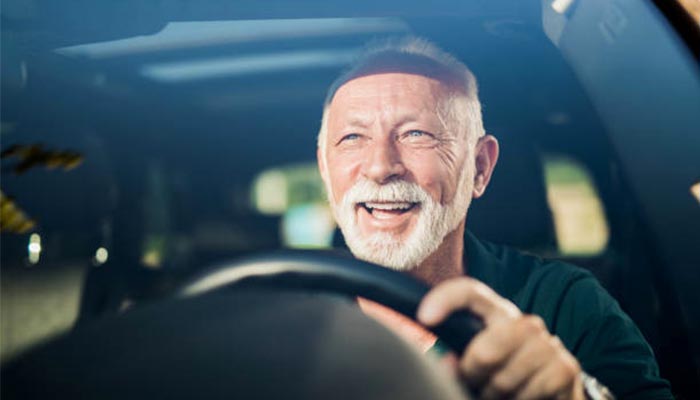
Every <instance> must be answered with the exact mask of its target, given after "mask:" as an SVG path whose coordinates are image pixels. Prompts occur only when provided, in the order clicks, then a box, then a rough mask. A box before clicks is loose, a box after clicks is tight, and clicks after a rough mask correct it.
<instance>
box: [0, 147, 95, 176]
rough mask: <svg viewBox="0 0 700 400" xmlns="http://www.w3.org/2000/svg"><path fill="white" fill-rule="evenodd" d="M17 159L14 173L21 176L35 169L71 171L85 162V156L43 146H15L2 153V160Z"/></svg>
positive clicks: (0, 155) (0, 154)
mask: <svg viewBox="0 0 700 400" xmlns="http://www.w3.org/2000/svg"><path fill="white" fill-rule="evenodd" d="M12 158H15V159H17V163H16V164H15V165H14V166H13V167H12V171H13V172H14V173H15V174H17V175H21V174H23V173H25V172H27V171H28V170H30V169H32V168H34V167H45V168H47V169H56V168H63V169H64V170H65V171H69V170H71V169H73V168H76V167H78V166H79V165H80V164H81V163H82V162H83V156H82V155H81V154H80V153H78V152H75V151H70V150H63V151H61V150H50V149H46V150H45V149H44V146H43V145H42V144H31V145H21V144H15V145H12V146H10V147H8V148H7V149H5V150H3V152H2V153H0V159H3V160H5V159H12Z"/></svg>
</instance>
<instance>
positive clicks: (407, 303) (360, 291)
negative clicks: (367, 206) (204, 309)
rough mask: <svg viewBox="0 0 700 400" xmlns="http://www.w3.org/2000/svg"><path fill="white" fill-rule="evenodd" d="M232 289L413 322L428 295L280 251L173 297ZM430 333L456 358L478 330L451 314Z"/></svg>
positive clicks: (327, 257) (223, 268)
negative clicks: (335, 303) (356, 303)
mask: <svg viewBox="0 0 700 400" xmlns="http://www.w3.org/2000/svg"><path fill="white" fill-rule="evenodd" d="M236 285H254V286H271V287H277V288H288V289H301V290H312V291H323V292H332V293H336V294H343V295H347V296H352V297H356V296H360V297H364V298H367V299H369V300H373V301H375V302H378V303H381V304H383V305H385V306H388V307H389V308H392V309H394V310H396V311H398V312H400V313H402V314H403V315H405V316H407V317H409V318H411V319H415V315H416V311H417V309H418V305H419V303H420V301H421V299H422V298H423V296H425V294H426V293H427V292H428V290H429V289H430V288H429V287H428V286H427V285H425V284H423V283H421V282H419V281H418V280H416V279H414V278H412V277H410V276H408V275H406V274H402V273H399V272H396V271H393V270H390V269H388V268H384V267H380V266H378V265H376V264H372V263H368V262H365V261H361V260H358V259H356V258H353V257H351V256H349V255H343V254H340V253H338V252H335V251H303V250H296V251H294V250H284V251H278V252H274V253H271V254H265V255H257V256H252V257H249V258H244V259H242V260H239V261H236V262H233V263H228V264H222V265H220V266H217V267H214V268H212V269H210V270H207V271H205V272H204V273H203V274H201V275H199V276H197V277H195V278H193V279H191V280H190V281H189V282H187V283H186V284H184V285H183V286H182V287H181V288H180V289H179V291H178V292H177V296H178V297H181V298H187V297H192V296H196V295H199V294H202V293H207V292H212V291H216V290H221V289H223V288H226V287H232V286H236ZM426 329H428V330H430V331H432V332H433V333H434V334H436V335H437V337H438V338H439V339H440V340H442V341H443V342H444V343H445V344H447V346H448V347H449V348H450V349H451V350H452V351H453V352H454V353H455V354H457V355H461V354H462V352H463V351H464V348H465V347H466V346H467V344H469V342H470V341H471V340H472V338H473V337H474V336H475V335H476V334H477V333H478V332H479V331H480V330H481V329H483V323H482V322H481V320H479V319H478V318H477V317H475V316H474V315H472V314H470V313H468V312H466V311H460V312H456V313H453V314H452V315H451V316H450V317H449V318H447V320H446V321H445V322H443V323H442V324H441V325H438V326H436V327H434V328H427V327H426Z"/></svg>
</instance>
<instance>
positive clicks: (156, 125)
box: [1, 1, 700, 371]
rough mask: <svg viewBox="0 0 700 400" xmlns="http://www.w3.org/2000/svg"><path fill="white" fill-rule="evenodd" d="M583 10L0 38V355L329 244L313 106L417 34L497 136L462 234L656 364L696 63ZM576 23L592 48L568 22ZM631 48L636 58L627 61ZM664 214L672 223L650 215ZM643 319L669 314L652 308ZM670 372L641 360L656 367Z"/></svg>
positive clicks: (680, 256) (676, 47)
mask: <svg viewBox="0 0 700 400" xmlns="http://www.w3.org/2000/svg"><path fill="white" fill-rule="evenodd" d="M499 4H500V3H499ZM647 6H649V5H647ZM596 7H597V6H593V5H591V3H589V2H575V1H555V2H552V3H551V4H550V3H549V2H544V3H543V4H542V5H540V4H539V3H535V4H534V5H530V6H527V7H525V6H522V7H510V8H509V7H501V6H498V5H493V6H483V9H482V8H480V7H472V8H469V7H466V6H465V7H461V8H458V11H459V12H455V13H454V15H452V16H449V17H447V16H444V15H445V14H447V13H444V12H437V15H435V13H433V14H425V15H423V14H421V13H416V12H414V11H409V12H406V13H405V14H402V13H396V12H394V13H384V14H383V15H372V14H370V15H360V16H355V15H354V14H352V13H351V14H352V15H353V17H339V16H338V15H340V14H342V13H340V14H338V15H316V14H313V13H311V14H310V15H307V16H304V18H301V19H300V18H299V17H300V16H302V15H291V16H290V15H284V14H282V15H281V17H280V16H279V15H278V16H275V15H274V13H273V15H271V16H270V15H264V16H263V17H264V18H261V17H260V16H258V15H255V12H254V10H247V9H246V10H244V11H243V12H241V14H236V15H235V16H232V15H228V14H225V13H224V14H222V16H221V17H220V18H212V16H208V17H207V18H197V17H196V16H190V17H189V18H186V17H183V16H182V15H177V17H175V16H174V15H170V16H169V17H168V15H165V16H163V15H160V16H158V17H157V18H155V17H154V18H152V19H149V18H146V17H144V18H143V21H132V22H131V23H129V24H127V26H125V27H121V29H120V27H119V26H118V25H119V24H114V23H112V24H111V25H109V24H107V25H109V26H105V27H104V29H95V27H94V26H91V27H85V26H82V25H80V24H79V26H78V28H76V29H74V30H71V29H65V28H62V27H60V26H56V24H53V25H52V24H50V23H45V24H44V22H42V21H43V20H41V19H35V20H32V19H31V17H29V19H28V20H29V21H30V22H31V21H33V22H32V23H28V24H25V25H22V24H19V23H17V24H14V25H13V24H5V23H3V36H2V40H3V46H2V47H3V82H2V90H3V92H2V96H3V99H2V100H3V101H2V131H1V134H2V136H1V138H2V152H3V153H2V154H3V156H2V227H3V233H2V235H3V236H2V271H3V275H4V278H5V277H13V278H7V279H3V285H4V286H3V296H4V297H3V307H4V308H3V310H4V311H3V324H2V325H3V357H11V356H13V355H15V354H20V353H21V351H23V350H24V349H26V348H28V347H29V346H30V344H31V343H34V342H35V341H36V339H37V338H40V337H46V336H50V335H51V334H53V333H55V332H60V331H65V330H66V329H70V328H71V327H72V326H74V324H75V322H76V321H77V320H78V319H81V318H87V319H90V318H92V317H95V316H98V315H102V314H103V313H105V312H108V311H114V312H116V311H118V310H120V309H124V308H127V307H129V306H130V305H132V304H138V303H139V302H145V301H148V299H152V298H157V297H158V296H159V294H160V293H163V292H165V291H167V290H168V288H170V287H172V285H173V284H174V282H177V281H178V279H180V277H182V276H188V275H190V274H192V273H194V272H196V271H199V270H201V269H202V268H205V267H207V266H210V265H212V264H215V263H218V262H221V261H226V260H230V259H234V258H236V257H240V256H242V255H245V254H250V253H255V252H261V251H267V250H270V249H277V248H283V247H291V248H312V249H320V248H326V249H327V248H343V247H344V244H343V239H342V236H341V235H340V234H339V231H338V229H337V228H336V226H335V223H334V222H333V218H332V215H331V212H330V209H329V207H328V205H327V202H326V194H325V191H324V187H323V183H322V182H321V179H320V176H319V174H318V170H317V168H316V135H317V133H318V130H319V126H320V120H321V112H322V104H323V100H324V98H325V95H326V90H327V88H328V86H329V85H330V83H331V82H332V81H333V80H334V79H335V77H336V76H338V74H339V73H340V72H341V71H342V70H343V68H345V67H346V66H347V65H348V63H349V62H350V61H351V60H352V59H353V58H354V57H355V56H356V55H357V54H358V53H359V52H360V51H361V50H362V49H363V47H364V46H365V45H366V44H367V43H368V42H371V41H372V40H376V39H378V38H383V37H388V36H403V35H416V36H421V37H427V38H429V39H430V40H432V41H435V42H436V43H438V44H439V45H440V46H441V47H443V48H444V49H445V50H447V51H449V52H450V53H452V54H454V55H455V56H457V57H458V58H459V59H460V60H461V61H463V62H464V63H465V64H467V65H468V66H469V67H470V68H471V69H472V71H473V72H474V74H475V75H476V78H477V81H478V85H479V95H480V98H481V102H482V104H483V114H484V124H485V127H486V130H487V132H488V133H490V134H492V135H494V136H495V137H496V138H497V139H498V140H499V142H500V146H501V156H500V161H499V164H498V167H497V168H496V171H495V173H494V177H493V181H492V184H491V186H490V187H489V190H488V191H487V193H486V195H485V196H484V197H483V198H482V199H479V200H477V201H476V202H475V204H473V206H472V210H471V211H470V213H469V220H468V222H467V228H468V229H469V230H471V231H473V232H474V233H475V234H477V235H478V236H479V237H481V238H483V239H486V240H491V241H494V242H498V243H503V244H508V245H511V246H514V247H517V248H519V249H521V250H525V251H527V252H530V253H534V254H538V255H541V256H545V257H556V258H561V259H565V260H568V261H573V262H576V263H577V264H579V265H581V266H584V267H585V268H588V269H590V270H591V271H593V272H594V274H596V276H598V277H599V279H601V281H602V282H603V284H604V285H605V286H606V288H607V289H608V290H610V291H611V292H612V293H613V294H614V295H615V296H616V298H617V299H618V301H620V303H621V304H622V305H623V307H624V308H625V309H626V311H627V312H628V313H629V314H630V315H631V316H632V317H633V318H635V320H636V322H637V323H638V324H639V325H640V327H641V329H642V330H643V331H644V333H645V334H646V335H647V337H652V338H655V339H658V341H657V343H660V344H659V345H658V346H657V348H661V347H662V346H664V345H666V344H668V343H669V341H670V336H669V335H671V336H672V335H673V333H669V332H663V331H662V330H660V329H659V326H661V325H660V323H659V320H660V319H663V318H669V319H670V320H672V322H671V324H672V325H673V326H674V327H676V328H677V332H681V333H682V335H684V337H685V335H686V334H687V332H688V330H689V331H692V330H693V329H697V327H698V322H697V321H693V318H691V317H690V316H692V315H693V312H697V311H698V310H697V306H690V305H689V304H698V303H694V301H693V299H697V294H693V293H694V292H693V291H692V290H690V289H689V288H690V287H691V286H692V282H696V281H697V280H696V281H692V280H691V281H687V280H684V278H683V272H682V271H686V269H685V268H688V267H689V265H690V264H689V262H690V261H689V260H691V259H694V260H695V262H697V258H693V257H695V256H696V255H697V250H690V249H691V247H692V241H693V239H692V238H697V237H698V236H697V231H698V229H699V228H700V227H699V226H698V224H697V221H695V222H689V221H688V220H692V218H689V216H690V215H691V214H692V215H695V216H697V213H698V211H697V208H698V207H697V205H698V202H700V201H699V200H698V199H696V198H695V197H693V195H692V193H693V192H692V190H691V186H692V185H693V184H696V183H697V176H700V175H697V173H698V172H697V171H698V170H697V169H694V168H695V167H696V166H697V151H698V149H699V148H700V145H699V143H698V140H697V135H695V139H693V138H692V137H691V135H689V133H688V132H689V130H692V128H690V127H691V126H693V124H695V125H694V126H697V124H696V122H697V113H696V112H690V110H692V109H694V107H695V106H696V105H698V104H700V103H698V96H699V94H698V91H697V90H696V89H698V87H699V84H698V79H699V78H698V70H697V64H693V62H694V61H691V58H690V56H689V55H688V53H687V50H686V49H685V48H684V47H683V44H682V43H681V42H680V40H678V39H677V38H676V37H675V36H673V35H674V34H673V31H672V30H671V28H670V27H669V26H668V25H667V24H666V22H665V21H663V19H662V17H661V14H660V13H658V11H656V10H655V9H653V8H651V6H649V7H646V6H645V7H642V8H641V9H640V10H637V9H635V8H633V7H622V6H620V5H616V4H612V3H611V5H609V6H601V7H598V8H596ZM418 8H419V7H418ZM8 10H9V9H8ZM411 10H412V9H411ZM25 11H26V10H25ZM171 11H172V10H171ZM246 11H247V12H249V13H250V14H251V15H250V16H248V15H247V14H246ZM346 11H347V10H346ZM166 14H167V13H166ZM194 14H196V13H194ZM346 14H347V13H346ZM389 14H390V15H389ZM23 15H24V14H23V11H22V10H20V11H16V10H15V12H14V13H13V12H11V11H5V14H4V15H3V18H5V19H7V20H8V21H10V20H12V21H20V22H21V21H22V20H23V18H27V17H23ZM62 15H63V14H62ZM142 15H148V14H142ZM238 15H242V17H238ZM591 15H595V17H593V16H591ZM635 18H637V19H635ZM640 19H641V20H643V21H644V23H648V24H653V26H654V29H651V28H646V27H647V26H648V25H642V26H644V27H645V28H644V29H649V35H652V34H656V35H657V37H658V39H657V40H656V41H651V42H649V41H648V42H644V43H640V41H636V42H634V43H632V42H629V43H628V42H627V40H628V38H629V36H634V35H636V34H638V32H640V31H643V29H642V28H639V27H638V25H635V24H637V23H638V22H637V21H639V20H640ZM593 20H595V21H597V22H595V24H596V25H595V26H597V27H598V28H596V29H597V30H596V31H595V32H594V33H591V32H590V31H588V30H586V29H582V28H580V26H590V25H585V24H593V23H594V21H593ZM36 21H39V22H36ZM3 22H5V20H3ZM42 24H44V25H42ZM577 24H581V25H577ZM88 28H89V29H88ZM42 30H44V31H42ZM52 31H53V32H59V33H60V34H55V35H51V34H46V33H45V32H52ZM42 32H44V33H43V34H42ZM654 32H656V33H654ZM659 32H660V33H659ZM587 35H588V37H587ZM644 37H646V36H644ZM629 40H631V39H629ZM661 42H663V43H661ZM623 45H624V46H628V47H624V49H628V50H620V48H622V47H621V46H623ZM605 46H608V47H609V48H610V49H606V48H605ZM645 46H647V47H646V48H645ZM656 46H658V47H656ZM652 48H653V51H652ZM629 49H632V50H629ZM645 49H646V50H648V52H656V53H655V54H659V55H660V56H658V58H656V60H658V62H656V63H655V64H651V63H648V64H643V63H642V64H640V61H633V58H632V57H634V56H635V54H638V53H639V54H641V53H644V52H646V50H645ZM659 49H661V50H659ZM600 52H602V53H603V54H604V56H600V55H599V54H600ZM646 61H648V60H644V62H646ZM635 63H637V65H640V67H639V68H638V69H630V65H634V64H635ZM644 65H646V66H647V67H649V68H650V71H652V72H653V73H654V74H655V75H654V76H656V77H658V78H660V80H661V82H658V87H657V86H655V85H654V84H651V83H650V82H649V81H645V79H647V75H645V74H647V72H648V71H647V70H646V69H644V68H642V67H641V66H644ZM661 78H663V79H661ZM639 82H644V84H642V85H640V84H639ZM645 85H646V86H645ZM678 88H683V89H678ZM649 90H653V91H654V92H655V93H657V94H658V96H661V97H662V99H661V98H660V99H658V100H659V101H663V102H665V104H666V105H667V107H668V109H664V110H663V111H662V112H663V113H667V114H666V116H665V117H663V118H666V119H663V120H660V121H656V120H651V116H652V115H654V116H658V115H657V112H659V111H660V110H659V109H658V108H654V112H651V111H650V109H649V108H646V107H647V105H648V104H649V102H648V101H647V100H646V99H647V98H648V97H647V96H648V94H649ZM693 90H695V91H694V92H693ZM664 96H666V97H664ZM664 99H665V100H664ZM645 102H646V103H645ZM654 104H656V103H654ZM624 107H627V108H624ZM654 107H656V106H654ZM669 121H673V122H672V124H673V129H671V130H672V131H673V132H667V131H666V130H664V134H669V135H671V136H669V138H670V139H669V140H666V141H663V143H665V144H666V145H667V147H665V148H663V149H662V151H663V152H664V153H663V157H666V158H668V157H669V155H674V156H673V157H672V158H675V161H674V162H669V164H667V165H666V167H665V169H664V168H659V169H655V168H648V166H649V165H650V164H649V162H650V157H651V156H652V155H653V152H652V149H656V150H659V149H660V147H659V145H658V144H656V139H654V137H652V136H655V134H661V131H662V130H663V129H664V128H666V127H668V126H669ZM630 127H632V128H630ZM662 127H663V128H662ZM652 128H653V129H654V132H651V130H652ZM657 128H658V129H657ZM692 160H695V162H694V163H693V161H692ZM671 164H672V165H671ZM673 171H675V173H674V172H673ZM655 173H658V175H655ZM662 173H663V174H665V175H663V177H662V176H661V174H662ZM666 176H669V177H670V176H674V177H675V178H667V177H666ZM690 176H694V177H693V178H688V177H690ZM649 181H651V182H662V181H663V182H667V184H660V186H659V188H661V187H663V190H660V189H659V188H657V189H653V188H650V187H649V186H646V183H648V182H649ZM645 182H646V183H645ZM672 184H673V185H675V186H671V185H672ZM681 190H682V193H680V191H681ZM660 193H665V194H668V196H664V195H661V194H660ZM669 207H671V208H674V207H675V210H676V211H677V212H676V213H675V214H674V215H673V216H672V217H669V216H666V215H662V213H661V211H660V210H662V209H666V210H668V208H669ZM693 207H695V208H693ZM693 213H694V214H693ZM669 218H670V219H669ZM663 221H665V222H663ZM669 221H674V223H677V224H678V225H672V224H671V223H670V222H669ZM691 224H692V225H691ZM670 243H675V245H676V246H682V249H681V250H671V247H667V245H668V246H670ZM693 251H695V253H693ZM669 254H673V256H671V255H669ZM673 257H676V258H673ZM676 269H678V271H681V272H678V271H677V270H676ZM55 271H70V272H69V273H68V272H66V273H63V272H60V273H59V272H55ZM52 274H53V275H52ZM630 274H636V275H635V276H636V278H635V279H629V277H630V276H632V275H630ZM40 275H41V276H42V277H41V278H36V276H40ZM45 275H46V276H49V275H50V276H56V278H52V277H48V278H44V276H45ZM15 276H16V277H17V278H14V277H15ZM58 276H60V278H57V277H58ZM682 281H685V282H686V283H679V282H682ZM15 282H21V283H15ZM38 282H50V283H47V285H50V286H51V285H53V286H51V287H52V289H51V290H50V291H51V293H52V294H53V295H55V297H53V299H54V300H53V303H52V304H51V305H47V306H43V305H36V307H39V308H41V307H46V310H51V309H54V307H57V308H59V309H60V312H57V313H56V312H53V311H51V312H50V311H47V313H50V314H51V315H53V316H54V317H52V318H55V319H56V321H55V322H54V323H53V324H49V325H50V326H49V327H48V328H47V327H46V326H45V325H44V324H42V326H41V327H32V325H31V323H29V322H27V321H26V316H27V315H28V313H29V314H31V313H33V312H34V311H17V309H16V308H12V307H15V306H12V304H15V305H18V304H28V303H27V302H26V300H25V299H26V298H32V297H33V294H32V293H37V294H38V293H43V291H44V290H45V289H44V288H45V286H42V285H44V283H38ZM96 282H97V283H96ZM659 282H664V285H665V286H664V287H662V288H660V287H658V284H659ZM645 293H647V294H648V293H651V295H648V296H644V294H645ZM5 296H7V300H5ZM37 298H44V299H48V298H49V297H44V296H38V297H37ZM55 299H59V300H55ZM37 302H39V301H38V300H37ZM677 302H680V303H681V304H682V305H680V306H679V305H678V303H677ZM5 304H8V305H7V306H6V305H5ZM56 304H60V305H59V306H56ZM658 304H663V305H664V306H669V307H671V306H675V307H676V309H675V310H673V311H668V313H667V314H663V315H660V314H659V313H658V312H655V311H653V310H655V307H657V306H658ZM30 308H31V307H30ZM32 315H33V314H32ZM695 315H697V314H695ZM5 322H8V323H5ZM20 327H22V328H20ZM33 330H35V331H36V332H35V333H31V332H33ZM28 332H29V333H28ZM690 336H692V335H690ZM655 339H651V341H652V342H653V341H654V340H655ZM696 344H697V343H696ZM694 354H695V355H697V354H698V353H697V352H696V353H694ZM669 360H670V361H668V362H666V364H664V361H663V360H662V361H661V362H662V364H663V365H665V367H664V368H667V370H669V371H671V370H673V366H672V365H674V363H675V359H673V360H671V359H669Z"/></svg>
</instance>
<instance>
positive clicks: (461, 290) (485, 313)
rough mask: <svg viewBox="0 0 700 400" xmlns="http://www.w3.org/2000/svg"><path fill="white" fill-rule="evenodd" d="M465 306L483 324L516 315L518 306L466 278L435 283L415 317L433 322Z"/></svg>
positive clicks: (475, 281)
mask: <svg viewBox="0 0 700 400" xmlns="http://www.w3.org/2000/svg"><path fill="white" fill-rule="evenodd" d="M460 309H466V310H469V311H471V312H472V313H474V314H476V315H478V316H479V317H481V318H482V319H483V320H484V322H485V323H486V325H490V324H493V323H496V322H498V321H500V320H506V319H512V318H516V317H518V316H520V311H519V310H518V308H517V307H516V306H515V305H514V304H513V303H511V302H509V301H508V300H505V299H503V298H502V297H501V296H499V295H498V294H496V292H494V291H493V290H492V289H491V288H489V287H488V286H486V285H485V284H483V283H481V282H479V281H477V280H475V279H472V278H468V277H462V278H457V279H451V280H449V281H445V282H443V283H441V284H439V285H437V286H435V287H434V288H433V289H432V290H431V291H430V292H428V294H426V295H425V297H424V298H423V300H422V301H421V304H420V305H419V307H418V312H417V318H418V320H419V321H420V322H421V323H423V324H425V325H428V326H433V325H437V324H439V323H440V322H442V321H444V320H445V319H446V318H447V316H448V315H450V314H451V313H453V312H454V311H456V310H460Z"/></svg>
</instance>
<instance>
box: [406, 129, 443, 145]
mask: <svg viewBox="0 0 700 400" xmlns="http://www.w3.org/2000/svg"><path fill="white" fill-rule="evenodd" d="M434 138H435V137H434V136H433V135H431V134H430V133H428V132H426V131H421V130H418V129H412V130H410V131H406V132H404V134H403V135H401V139H402V140H404V141H406V142H409V143H416V144H419V143H420V144H427V143H428V142H432V140H433V139H434Z"/></svg>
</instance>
